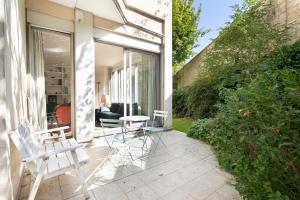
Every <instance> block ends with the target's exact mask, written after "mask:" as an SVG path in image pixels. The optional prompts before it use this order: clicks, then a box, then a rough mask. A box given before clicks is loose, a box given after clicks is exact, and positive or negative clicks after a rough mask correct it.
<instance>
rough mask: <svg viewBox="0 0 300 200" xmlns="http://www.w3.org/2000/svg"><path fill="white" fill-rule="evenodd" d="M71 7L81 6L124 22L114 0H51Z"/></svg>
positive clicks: (98, 14) (113, 19)
mask: <svg viewBox="0 0 300 200" xmlns="http://www.w3.org/2000/svg"><path fill="white" fill-rule="evenodd" d="M49 1H52V2H55V3H58V4H61V5H64V6H67V7H70V8H79V9H82V10H85V11H88V12H91V13H93V14H94V15H95V16H98V17H102V18H105V19H109V20H112V21H115V22H119V23H124V22H123V19H122V17H121V15H120V13H119V11H118V10H117V8H116V6H115V4H114V2H113V0H49Z"/></svg>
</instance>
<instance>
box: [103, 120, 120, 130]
mask: <svg viewBox="0 0 300 200" xmlns="http://www.w3.org/2000/svg"><path fill="white" fill-rule="evenodd" d="M100 124H101V127H102V128H116V127H121V125H122V124H121V121H120V120H118V119H100Z"/></svg>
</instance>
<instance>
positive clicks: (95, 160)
mask: <svg viewBox="0 0 300 200" xmlns="http://www.w3.org/2000/svg"><path fill="white" fill-rule="evenodd" d="M162 138H163V141H164V142H165V143H166V144H167V147H165V146H163V145H158V147H157V149H156V151H154V146H155V145H153V144H151V140H147V149H146V148H145V149H146V150H147V152H144V151H143V152H142V149H141V144H142V140H141V138H134V139H132V140H130V147H131V148H130V152H131V154H132V156H133V159H134V161H132V160H131V159H130V156H129V154H128V151H126V149H127V148H123V149H122V148H121V147H120V149H121V150H120V151H119V152H118V153H116V154H113V155H111V154H109V148H108V146H107V145H106V143H105V141H104V139H103V137H99V138H97V139H95V140H94V141H93V142H92V143H90V144H86V151H87V153H88V155H89V156H90V162H89V164H87V165H85V166H83V167H82V170H83V172H84V174H85V177H86V181H87V183H88V186H89V191H90V194H91V199H92V200H202V199H205V200H230V199H232V200H238V199H241V197H240V195H239V193H238V192H237V191H236V190H235V188H234V185H233V184H234V178H233V177H232V176H231V175H230V174H228V173H226V172H224V171H223V170H221V169H220V168H219V166H218V163H217V161H216V158H215V156H214V154H213V152H212V150H211V147H210V146H209V145H207V144H204V143H202V142H199V141H197V140H194V139H191V138H188V137H186V136H185V134H184V133H181V132H178V131H168V132H164V133H163V136H162ZM145 149H144V150H145ZM146 150H145V151H146ZM149 151H150V152H151V153H149ZM142 154H143V155H148V156H143V157H141V155H142ZM110 155H111V156H110ZM32 182H33V181H32V180H31V175H29V174H26V173H25V174H24V176H23V179H22V183H21V189H20V193H19V194H20V195H19V199H21V200H23V199H26V198H27V196H28V193H29V188H30V185H32ZM36 199H39V200H81V199H84V197H83V194H82V190H81V186H80V182H79V180H78V178H77V177H76V172H75V171H74V170H72V171H69V172H68V173H66V174H64V175H61V176H59V177H55V178H51V179H48V180H44V181H42V183H41V185H40V188H39V190H38V194H37V196H36Z"/></svg>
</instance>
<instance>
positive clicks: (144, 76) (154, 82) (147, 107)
mask: <svg viewBox="0 0 300 200" xmlns="http://www.w3.org/2000/svg"><path fill="white" fill-rule="evenodd" d="M132 63H133V64H132V76H131V77H130V76H129V74H130V73H129V68H127V70H128V71H127V73H126V74H127V77H126V79H127V80H126V82H127V84H129V78H131V81H132V85H131V89H132V103H137V104H138V106H139V110H140V112H141V114H143V115H148V116H152V114H153V111H154V110H155V109H160V108H159V105H160V68H159V57H158V56H157V55H154V54H145V53H140V52H132ZM123 78H124V70H123V69H121V70H118V71H115V72H113V73H112V75H111V77H110V80H111V96H112V102H119V103H121V102H123V100H124V99H123V96H124V93H123V92H124V89H125V87H124V82H123ZM129 87H130V86H129V85H127V87H126V92H127V95H126V96H127V103H129Z"/></svg>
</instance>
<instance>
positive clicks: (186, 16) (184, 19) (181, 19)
mask: <svg viewBox="0 0 300 200" xmlns="http://www.w3.org/2000/svg"><path fill="white" fill-rule="evenodd" d="M172 9H173V11H172V12H173V19H172V28H173V32H172V37H173V38H172V43H173V51H172V59H173V66H174V67H176V66H179V65H180V64H182V62H184V61H185V60H186V59H187V58H189V56H191V55H192V54H193V48H194V47H195V44H196V43H197V40H198V37H199V36H200V34H201V31H200V30H198V23H199V19H200V12H201V7H199V8H198V9H195V7H194V0H173V8H172Z"/></svg>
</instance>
